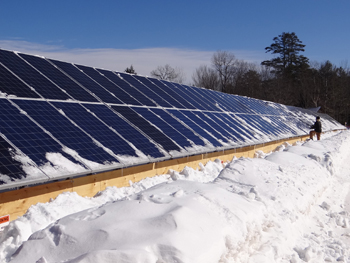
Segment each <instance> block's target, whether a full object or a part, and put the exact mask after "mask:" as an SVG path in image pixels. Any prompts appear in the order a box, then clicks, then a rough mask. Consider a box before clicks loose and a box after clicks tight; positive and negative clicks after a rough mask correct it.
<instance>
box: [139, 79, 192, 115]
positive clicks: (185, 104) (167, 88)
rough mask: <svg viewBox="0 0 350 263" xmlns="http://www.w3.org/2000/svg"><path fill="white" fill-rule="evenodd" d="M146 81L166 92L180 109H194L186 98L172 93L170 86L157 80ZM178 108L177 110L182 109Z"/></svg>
mask: <svg viewBox="0 0 350 263" xmlns="http://www.w3.org/2000/svg"><path fill="white" fill-rule="evenodd" d="M147 79H148V80H149V81H151V82H152V83H154V84H155V85H157V87H159V88H160V89H162V90H163V91H164V92H166V93H167V94H169V96H171V97H172V98H173V99H174V100H176V101H178V103H180V104H181V106H182V107H184V108H187V109H194V108H195V107H194V106H193V105H192V104H190V103H189V102H188V101H187V100H186V98H184V97H182V96H180V95H179V94H178V93H176V92H175V91H174V87H171V86H170V85H166V83H164V82H162V81H160V80H159V79H155V78H150V77H147ZM140 80H142V78H140ZM175 105H176V104H173V106H175ZM182 107H179V108H182Z"/></svg>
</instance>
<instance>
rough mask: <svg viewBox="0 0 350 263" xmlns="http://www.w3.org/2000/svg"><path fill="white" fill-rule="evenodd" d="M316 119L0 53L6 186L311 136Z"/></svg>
mask: <svg viewBox="0 0 350 263" xmlns="http://www.w3.org/2000/svg"><path fill="white" fill-rule="evenodd" d="M315 116H316V113H314V112H310V111H308V110H305V109H300V108H296V107H290V106H285V105H281V104H278V103H273V102H267V101H262V100H257V99H252V98H248V97H242V96H237V95H232V94H225V93H222V92H218V91H214V90H207V89H203V88H196V87H193V86H189V85H185V84H179V83H173V82H169V81H165V80H158V79H155V78H149V77H143V76H138V75H131V74H126V73H118V72H114V71H109V70H104V69H97V68H92V67H88V66H84V65H76V64H73V63H67V62H63V61H57V60H53V59H48V58H43V57H39V56H32V55H27V54H22V53H16V52H12V51H7V50H1V49H0V185H1V187H0V189H4V185H5V187H6V185H7V184H8V185H18V182H23V181H24V182H27V181H28V182H33V180H34V179H35V180H36V182H39V181H40V180H42V181H45V180H48V181H52V180H56V179H57V178H63V177H60V176H62V175H64V176H66V175H68V176H73V177H74V176H78V175H82V174H84V175H85V174H89V173H96V172H100V171H106V170H113V169H117V168H123V167H128V166H131V165H139V164H143V163H150V162H157V161H160V160H167V159H171V158H178V157H185V156H189V155H194V154H199V153H204V152H205V153H207V152H214V151H222V150H226V149H233V148H235V147H242V146H247V145H252V144H258V143H265V142H270V141H272V140H277V139H282V138H287V137H292V136H297V135H305V134H306V133H308V131H309V127H310V125H311V124H313V121H314V118H315ZM322 118H323V125H324V129H325V130H332V129H336V128H337V129H340V128H342V126H341V125H340V124H339V123H337V122H336V121H335V120H333V119H332V118H330V117H329V116H328V115H322ZM308 122H310V123H308ZM38 180H39V181H38ZM25 184H26V183H22V184H21V185H25Z"/></svg>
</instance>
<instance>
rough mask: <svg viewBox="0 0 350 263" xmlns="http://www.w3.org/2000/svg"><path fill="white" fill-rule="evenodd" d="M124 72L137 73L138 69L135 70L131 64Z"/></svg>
mask: <svg viewBox="0 0 350 263" xmlns="http://www.w3.org/2000/svg"><path fill="white" fill-rule="evenodd" d="M124 72H126V73H129V74H134V75H137V73H136V71H135V69H134V67H133V66H132V65H131V66H130V68H126V69H125V70H124Z"/></svg>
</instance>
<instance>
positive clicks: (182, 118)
mask: <svg viewBox="0 0 350 263" xmlns="http://www.w3.org/2000/svg"><path fill="white" fill-rule="evenodd" d="M168 112H169V113H170V114H172V115H174V116H175V117H176V118H178V119H179V120H180V121H182V122H183V123H184V124H186V125H187V127H188V128H190V129H191V130H192V131H193V132H194V133H196V134H198V135H199V136H201V137H202V138H204V139H205V140H206V141H207V144H208V143H209V145H210V144H211V145H212V146H214V147H222V146H223V145H222V143H220V142H219V141H218V140H217V139H216V138H215V137H214V136H213V135H211V134H210V133H209V132H207V131H206V130H205V129H204V128H203V127H202V126H200V124H197V123H195V122H193V121H192V120H191V119H190V118H188V117H186V115H185V114H183V113H182V112H180V111H179V110H168ZM201 124H203V123H202V122H201Z"/></svg>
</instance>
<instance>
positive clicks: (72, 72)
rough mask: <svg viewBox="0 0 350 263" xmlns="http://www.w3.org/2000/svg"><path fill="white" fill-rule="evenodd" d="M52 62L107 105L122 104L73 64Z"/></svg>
mask: <svg viewBox="0 0 350 263" xmlns="http://www.w3.org/2000/svg"><path fill="white" fill-rule="evenodd" d="M50 61H51V62H52V63H54V64H55V65H56V66H57V67H59V68H60V69H61V70H63V71H64V72H66V74H68V75H69V76H71V77H72V78H73V79H75V80H76V81H77V82H78V83H79V84H81V85H82V86H83V87H84V88H85V89H86V90H88V91H90V92H91V94H94V95H96V96H97V97H98V98H99V99H100V100H102V101H104V102H106V103H117V104H119V103H120V100H119V99H117V98H116V97H114V96H112V94H111V93H110V92H108V91H107V90H105V89H104V88H103V87H102V86H100V85H99V84H97V83H96V82H95V81H93V80H92V79H91V78H89V77H88V76H87V75H86V74H84V73H83V72H82V71H81V70H79V69H78V68H76V67H75V66H74V65H73V64H70V63H66V62H62V61H57V60H52V59H51V60H50Z"/></svg>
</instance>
